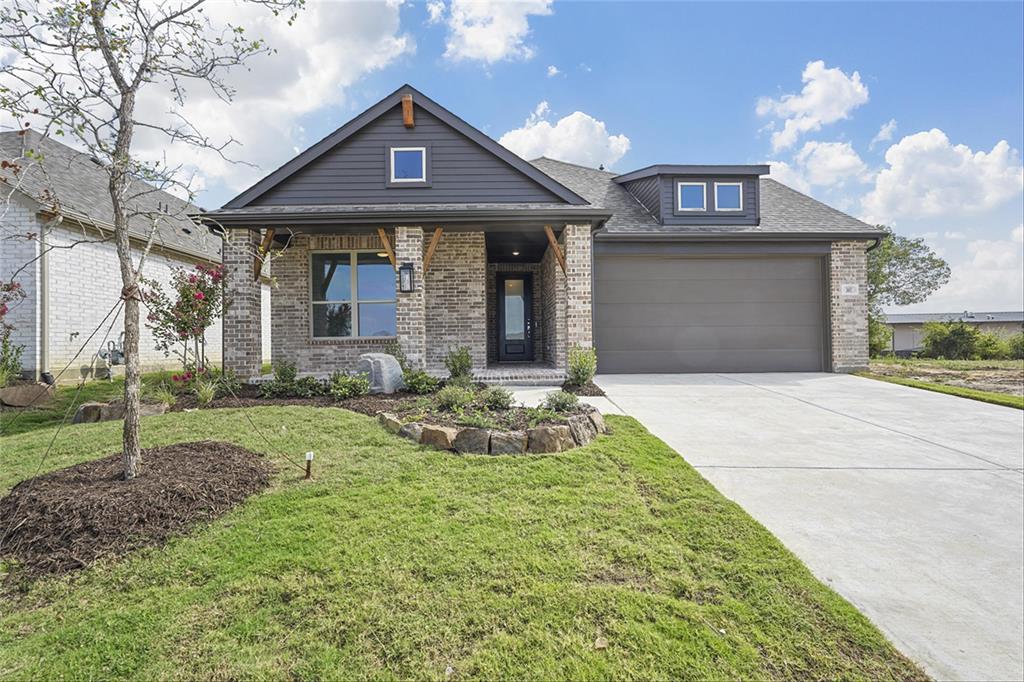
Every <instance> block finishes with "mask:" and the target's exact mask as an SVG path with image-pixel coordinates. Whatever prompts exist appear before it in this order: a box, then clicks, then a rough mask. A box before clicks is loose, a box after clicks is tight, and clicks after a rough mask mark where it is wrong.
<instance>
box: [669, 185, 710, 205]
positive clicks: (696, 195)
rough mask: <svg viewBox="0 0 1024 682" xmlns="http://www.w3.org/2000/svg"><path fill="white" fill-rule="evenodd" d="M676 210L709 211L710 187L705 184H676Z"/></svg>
mask: <svg viewBox="0 0 1024 682" xmlns="http://www.w3.org/2000/svg"><path fill="white" fill-rule="evenodd" d="M676 210H679V211H706V210H708V186H707V183H704V182H677V183H676Z"/></svg>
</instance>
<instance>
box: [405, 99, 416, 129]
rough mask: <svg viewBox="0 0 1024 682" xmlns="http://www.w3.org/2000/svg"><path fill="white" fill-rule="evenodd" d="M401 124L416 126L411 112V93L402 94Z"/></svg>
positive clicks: (407, 126) (409, 126)
mask: <svg viewBox="0 0 1024 682" xmlns="http://www.w3.org/2000/svg"><path fill="white" fill-rule="evenodd" d="M402 124H403V125H404V126H405V127H406V128H413V127H415V126H416V119H415V118H414V117H413V112H412V95H402Z"/></svg>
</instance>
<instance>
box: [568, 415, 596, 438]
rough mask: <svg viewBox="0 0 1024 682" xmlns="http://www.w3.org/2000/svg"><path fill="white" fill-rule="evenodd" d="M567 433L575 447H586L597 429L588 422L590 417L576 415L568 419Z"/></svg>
mask: <svg viewBox="0 0 1024 682" xmlns="http://www.w3.org/2000/svg"><path fill="white" fill-rule="evenodd" d="M569 431H571V432H572V437H573V439H574V440H575V441H576V444H577V445H586V444H587V443H589V442H590V441H592V440H594V438H595V437H596V436H597V429H596V428H595V427H594V423H593V422H591V421H590V415H586V414H577V415H573V416H572V417H569Z"/></svg>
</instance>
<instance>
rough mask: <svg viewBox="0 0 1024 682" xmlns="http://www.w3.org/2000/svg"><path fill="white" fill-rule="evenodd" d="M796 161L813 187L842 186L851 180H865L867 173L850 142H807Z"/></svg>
mask: <svg viewBox="0 0 1024 682" xmlns="http://www.w3.org/2000/svg"><path fill="white" fill-rule="evenodd" d="M795 161H796V163H797V165H798V166H800V167H801V168H802V169H803V172H804V174H805V175H806V177H807V181H808V182H809V183H810V184H812V185H823V186H833V185H841V184H843V183H845V182H846V181H847V180H849V179H851V178H863V177H864V174H865V172H866V171H867V166H865V165H864V162H863V161H861V158H860V156H858V155H857V152H855V151H854V150H853V147H851V146H850V143H849V142H807V143H806V144H804V146H803V148H801V149H800V151H799V152H798V153H797V155H796V157H795Z"/></svg>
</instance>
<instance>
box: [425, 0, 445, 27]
mask: <svg viewBox="0 0 1024 682" xmlns="http://www.w3.org/2000/svg"><path fill="white" fill-rule="evenodd" d="M443 18H444V0H429V2H427V23H428V24H439V23H441V20H442V19H443Z"/></svg>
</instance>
